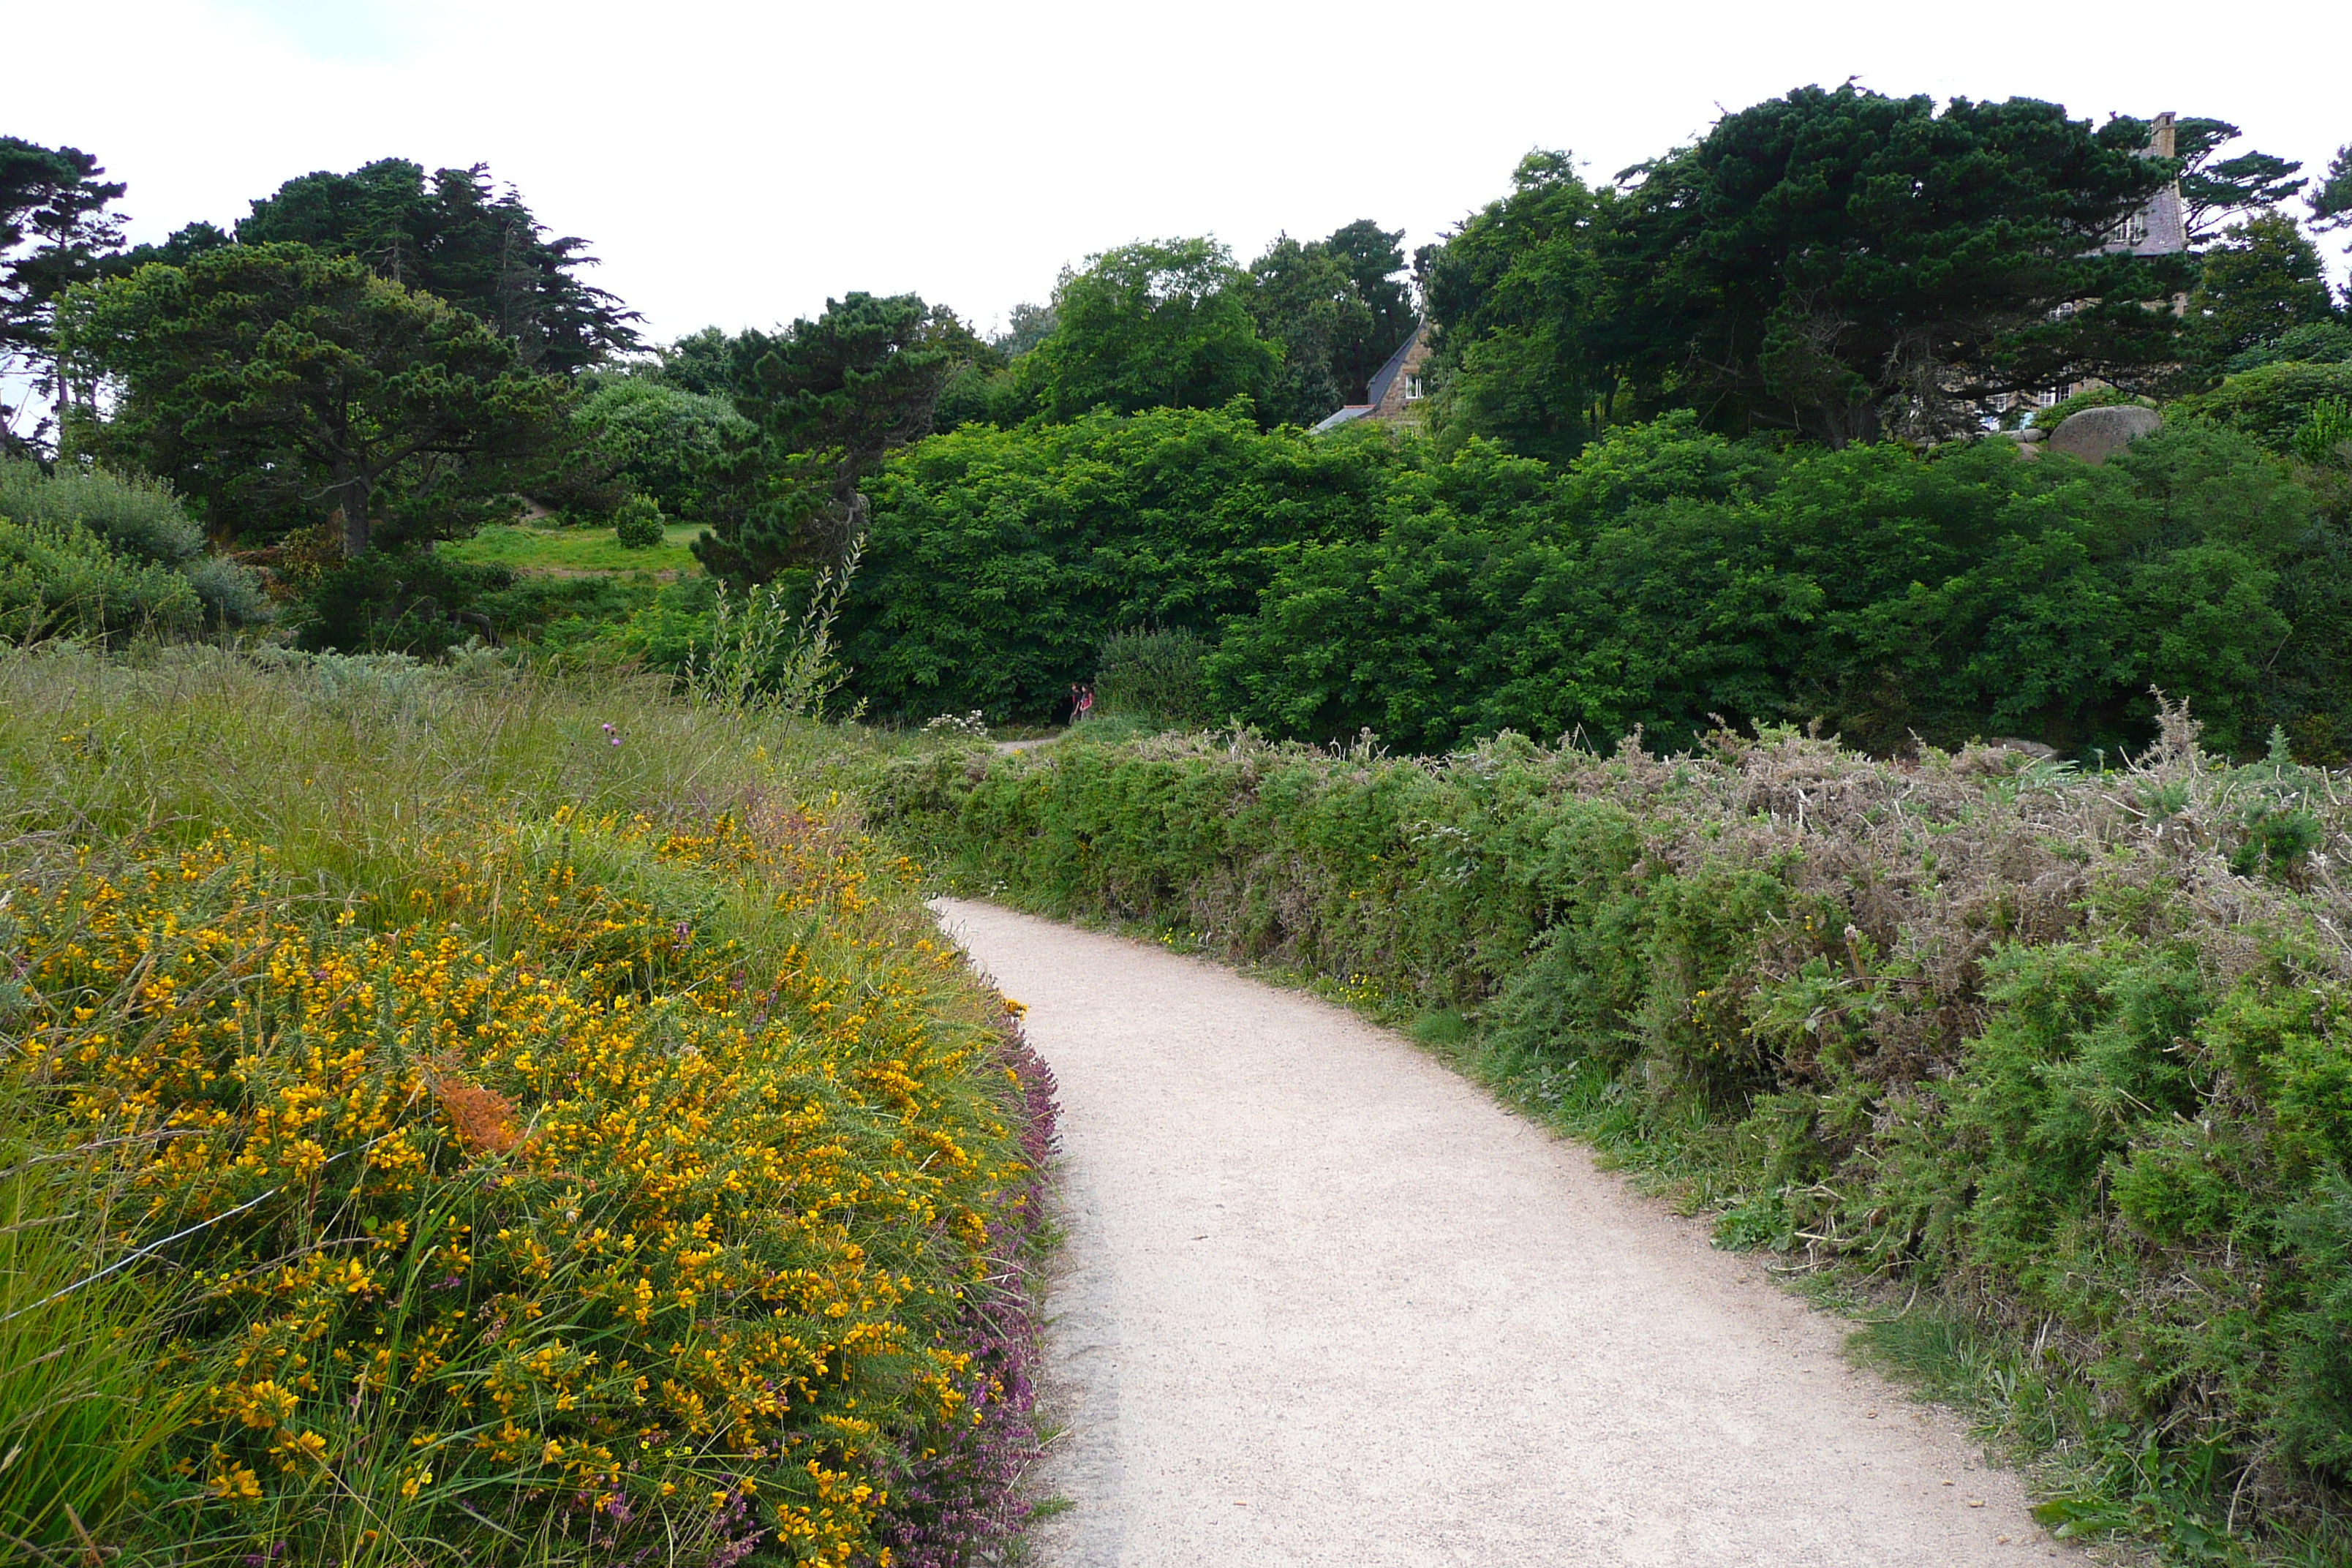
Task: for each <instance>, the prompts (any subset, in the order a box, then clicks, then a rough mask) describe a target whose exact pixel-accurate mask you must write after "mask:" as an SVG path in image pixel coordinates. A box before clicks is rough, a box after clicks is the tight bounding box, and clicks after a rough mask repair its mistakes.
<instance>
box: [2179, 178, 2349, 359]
mask: <svg viewBox="0 0 2352 1568" xmlns="http://www.w3.org/2000/svg"><path fill="white" fill-rule="evenodd" d="M2188 320H2189V326H2190V331H2189V340H2190V342H2191V343H2192V345H2193V346H2194V348H2195V350H2196V358H2197V362H2198V363H2199V365H2200V368H2201V369H2202V370H2204V371H2205V373H2206V374H2209V375H2218V374H2221V372H2222V371H2223V370H2225V369H2227V368H2229V366H2230V364H2231V362H2232V360H2234V359H2235V358H2236V357H2237V356H2239V355H2242V354H2244V353H2247V352H2248V351H2250V350H2252V349H2253V348H2255V347H2256V346H2258V345H2260V344H2263V343H2269V342H2276V341H2277V340H2279V339H2280V338H2283V337H2284V336H2285V335H2286V334H2287V333H2289V332H2291V331H2294V330H2295V329H2296V328H2298V327H2311V326H2320V325H2325V324H2326V323H2328V322H2332V321H2335V320H2336V301H2335V300H2334V299H2333V297H2332V296H2330V294H2329V293H2328V289H2327V271H2326V267H2324V266H2323V265H2322V264H2321V261H2320V256H2319V247H2316V246H2315V245H2313V244H2312V243H2311V240H2310V238H2309V237H2307V236H2305V234H2304V232H2303V230H2302V228H2301V227H2300V226H2297V225H2296V223H2295V221H2294V218H2293V217H2291V216H2288V215H2287V214H2285V213H2283V212H2266V213H2261V214H2257V215H2256V216H2253V217H2251V218H2248V219H2247V220H2246V221H2245V222H2243V223H2240V224H2233V225H2231V226H2230V228H2229V229H2228V231H2227V232H2225V233H2224V234H2223V235H2222V237H2221V243H2220V244H2218V245H2215V246H2213V247H2210V248H2209V249H2207V250H2206V252H2205V254H2204V256H2203V258H2201V260H2200V264H2199V268H2198V279H2197V287H2196V289H2195V290H2194V291H2192V292H2191V293H2190V294H2189V307H2188Z"/></svg>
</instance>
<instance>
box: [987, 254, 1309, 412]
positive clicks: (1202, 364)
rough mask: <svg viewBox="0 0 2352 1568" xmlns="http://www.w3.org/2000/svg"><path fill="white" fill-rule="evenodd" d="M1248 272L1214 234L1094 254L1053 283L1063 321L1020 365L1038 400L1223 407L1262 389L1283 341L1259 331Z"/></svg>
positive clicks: (1031, 398) (1019, 375) (1054, 404)
mask: <svg viewBox="0 0 2352 1568" xmlns="http://www.w3.org/2000/svg"><path fill="white" fill-rule="evenodd" d="M1249 287H1250V285H1249V275H1248V274H1247V273H1245V272H1244V271H1243V270H1242V269H1241V268H1239V267H1237V266H1235V265H1234V258H1233V253H1232V252H1231V251H1229V250H1227V249H1226V248H1225V247H1223V245H1221V244H1219V243H1218V242H1217V241H1215V240H1213V239H1206V238H1192V239H1168V240H1139V241H1137V242H1136V243H1134V244H1132V245H1125V246H1121V247H1118V248H1117V249H1115V250H1107V251H1104V252H1102V253H1101V254H1100V255H1097V256H1093V257H1089V258H1087V265H1086V267H1085V268H1082V269H1080V270H1077V271H1073V272H1066V273H1064V274H1063V276H1062V279H1061V282H1060V284H1059V286H1058V287H1056V288H1055V290H1054V307H1053V308H1054V330H1053V331H1052V332H1051V333H1049V334H1047V336H1046V337H1045V341H1044V342H1040V343H1039V344H1038V345H1037V346H1036V347H1035V348H1034V349H1033V350H1031V351H1030V352H1029V353H1026V354H1024V355H1023V356H1022V357H1021V358H1020V359H1019V360H1018V361H1016V362H1015V363H1014V365H1013V375H1014V378H1015V381H1016V384H1018V386H1019V388H1020V390H1021V392H1022V394H1023V395H1024V398H1025V400H1026V401H1027V403H1028V405H1029V406H1031V407H1032V408H1034V409H1035V410H1036V411H1037V412H1038V413H1041V414H1043V415H1044V416H1045V417H1046V418H1048V419H1052V420H1055V421H1063V420H1069V419H1075V418H1076V417H1077V416H1080V415H1082V414H1084V413H1086V412H1087V411H1088V410H1089V409H1093V408H1109V409H1112V410H1114V411H1115V412H1118V413H1122V414H1130V413H1134V412H1136V411H1138V410H1140V409H1145V408H1218V407H1223V405H1225V404H1226V403H1228V402H1230V401H1231V400H1232V399H1234V398H1235V397H1248V398H1250V399H1252V400H1253V401H1255V400H1256V399H1258V398H1260V397H1262V396H1263V395H1265V390H1266V388H1267V386H1268V385H1269V384H1270V383H1271V382H1272V381H1273V379H1274V377H1275V376H1276V374H1277V373H1278V372H1279V371H1280V370H1281V367H1282V350H1281V348H1280V347H1279V346H1278V345H1276V344H1274V343H1270V342H1266V341H1265V339H1264V338H1262V337H1260V336H1259V335H1258V331H1257V323H1256V321H1255V320H1254V319H1253V318H1252V316H1251V314H1250V310H1249Z"/></svg>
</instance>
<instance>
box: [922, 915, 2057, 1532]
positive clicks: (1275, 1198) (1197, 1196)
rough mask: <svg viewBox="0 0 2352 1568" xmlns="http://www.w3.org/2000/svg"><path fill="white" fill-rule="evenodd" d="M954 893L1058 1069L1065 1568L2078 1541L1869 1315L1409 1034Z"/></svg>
mask: <svg viewBox="0 0 2352 1568" xmlns="http://www.w3.org/2000/svg"><path fill="white" fill-rule="evenodd" d="M935 907H936V908H937V909H938V910H940V915H941V919H942V923H943V924H944V926H945V927H946V929H947V930H948V931H949V932H950V934H951V935H952V936H954V938H955V939H956V940H957V941H958V942H961V943H962V945H963V946H964V948H965V949H966V950H967V951H968V952H970V953H971V955H972V957H973V959H974V961H975V962H976V963H978V964H979V965H980V966H981V967H982V968H983V969H984V970H986V971H987V972H988V973H991V974H992V975H993V976H994V977H995V979H996V982H997V983H998V984H1000V985H1001V986H1003V989H1004V990H1005V992H1006V993H1007V994H1010V995H1012V996H1013V997H1015V998H1017V999H1019V1000H1021V1001H1023V1002H1024V1003H1026V1004H1027V1005H1028V1006H1029V1016H1028V1026H1029V1032H1030V1037H1031V1038H1032V1040H1033V1041H1034V1043H1035V1045H1036V1046H1037V1048H1038V1049H1039V1050H1040V1051H1041V1052H1042V1053H1043V1054H1044V1055H1045V1059H1046V1060H1047V1061H1049V1062H1050V1063H1052V1064H1053V1068H1054V1071H1055V1076H1056V1077H1057V1078H1058V1079H1060V1082H1061V1100H1062V1107H1063V1120H1062V1136H1063V1142H1064V1147H1065V1151H1066V1169H1065V1171H1064V1173H1063V1187H1062V1203H1063V1205H1064V1208H1065V1210H1066V1213H1065V1215H1064V1217H1065V1221H1066V1225H1067V1226H1068V1229H1069V1240H1068V1243H1067V1247H1066V1253H1065V1256H1064V1258H1063V1260H1062V1266H1061V1268H1060V1271H1059V1274H1058V1276H1057V1283H1056V1286H1055V1293H1054V1296H1053V1299H1052V1300H1051V1303H1050V1305H1049V1311H1050V1312H1051V1314H1052V1316H1053V1327H1052V1330H1051V1342H1050V1352H1049V1398H1050V1399H1051V1400H1052V1402H1053V1403H1054V1404H1055V1405H1056V1406H1057V1411H1056V1413H1057V1415H1058V1416H1059V1418H1060V1419H1061V1420H1063V1421H1065V1422H1066V1423H1067V1425H1068V1427H1069V1431H1068V1433H1067V1434H1066V1436H1063V1437H1062V1438H1061V1440H1060V1442H1059V1443H1058V1444H1057V1445H1056V1447H1055V1451H1054V1453H1053V1455H1052V1457H1051V1458H1049V1460H1048V1461H1047V1474H1046V1478H1045V1491H1046V1493H1047V1494H1048V1495H1056V1494H1058V1495H1060V1496H1063V1497H1066V1498H1069V1499H1071V1500H1074V1502H1075V1504H1076V1506H1075V1507H1074V1508H1072V1509H1071V1510H1069V1511H1068V1512H1066V1513H1064V1514H1062V1515H1060V1516H1058V1517H1056V1518H1055V1519H1053V1520H1051V1521H1048V1522H1047V1523H1045V1525H1043V1526H1041V1527H1040V1529H1039V1531H1038V1532H1037V1537H1038V1540H1037V1544H1038V1552H1037V1561H1038V1563H1040V1564H1041V1565H1042V1568H1098V1565H1100V1568H1108V1565H1111V1564H1118V1565H1120V1568H1157V1565H1160V1564H1166V1565H1168V1568H1180V1565H1181V1568H1229V1565H1230V1568H1244V1565H1255V1564H1276V1563H1331V1564H1346V1565H1349V1568H1370V1565H1376V1564H1378V1565H1386V1564H1396V1565H1398V1568H1406V1565H1412V1568H1429V1565H1433V1564H1473V1563H1475V1564H1480V1565H1482V1568H1484V1565H1488V1564H1538V1563H1540V1564H1551V1563H1561V1564H1569V1563H1573V1564H1585V1563H1596V1564H1597V1563H1612V1564H1613V1563H1645V1564H1658V1565H1661V1568H1667V1565H1672V1568H1701V1565H1712V1564H1731V1563H1741V1564H1774V1565H1779V1564H1787V1565H1789V1568H1847V1565H1851V1568H1864V1565H1867V1568H1892V1565H1895V1564H1916V1565H1917V1568H1975V1565H1977V1564H1992V1563H2003V1564H2006V1563H2029V1562H2032V1563H2048V1562H2049V1561H2050V1560H2051V1559H2052V1558H2053V1557H2060V1556H2061V1555H2062V1552H2063V1557H2064V1558H2066V1559H2069V1560H2076V1561H2079V1560H2080V1559H2079V1557H2078V1554H2077V1553H2075V1552H2074V1551H2073V1550H2072V1549H2062V1548H2059V1547H2057V1546H2054V1545H2053V1543H2052V1542H2050V1541H2049V1540H2048V1539H2047V1537H2045V1536H2044V1535H2043V1534H2042V1532H2041V1531H2040V1530H2039V1529H2038V1528H2037V1527H2036V1526H2035V1525H2034V1524H2033V1522H2032V1520H2031V1519H2029V1518H2028V1517H2027V1514H2026V1511H2025V1503H2024V1499H2023V1497H2022V1495H2021V1490H2020V1489H2019V1487H2018V1484H2017V1482H2016V1480H2015V1479H2013V1478H2012V1477H2011V1476H2009V1475H2008V1474H2006V1473H2004V1472H2001V1471H1999V1470H1988V1469H1987V1468H1985V1467H1984V1464H1983V1461H1982V1458H1981V1456H1980V1455H1979V1454H1978V1453H1977V1452H1976V1451H1974V1450H1972V1449H1971V1448H1970V1447H1969V1446H1968V1444H1967V1443H1966V1441H1965V1440H1964V1439H1963V1437H1962V1436H1961V1435H1960V1432H1959V1429H1958V1425H1957V1423H1955V1422H1954V1421H1952V1420H1951V1419H1950V1418H1948V1417H1947V1416H1945V1415H1940V1414H1935V1413H1931V1412H1928V1411H1927V1410H1924V1409H1922V1408H1921V1407H1919V1406H1917V1405H1912V1404H1911V1403H1909V1402H1908V1401H1907V1400H1906V1397H1905V1396H1904V1395H1903V1394H1901V1393H1900V1392H1899V1391H1897V1390H1895V1389H1894V1388H1892V1387H1890V1386H1888V1385H1887V1384H1884V1383H1882V1382H1880V1381H1879V1380H1877V1379H1876V1378H1874V1377H1873V1376H1871V1375H1869V1374H1867V1373H1857V1372H1855V1371H1853V1369H1852V1368H1850V1367H1849V1366H1848V1365H1847V1364H1846V1363H1845V1362H1844V1361H1843V1359H1842V1358H1841V1357H1840V1355H1839V1353H1838V1350H1839V1345H1840V1342H1841V1341H1842V1340H1843V1336H1844V1334H1845V1332H1846V1328H1845V1326H1844V1325H1842V1324H1840V1323H1839V1322H1837V1321H1834V1320H1832V1319H1830V1318H1827V1317H1825V1316H1822V1315H1821V1314H1818V1313H1814V1312H1811V1311H1809V1310H1807V1309H1806V1308H1805V1307H1804V1306H1803V1305H1802V1304H1801V1302H1799V1301H1797V1300H1794V1299H1792V1298H1790V1296H1789V1295H1787V1294H1786V1293H1784V1292H1782V1291H1780V1290H1777V1289H1773V1288H1772V1287H1771V1286H1770V1285H1769V1283H1768V1282H1766V1281H1765V1279H1764V1278H1763V1276H1762V1273H1761V1270H1760V1269H1759V1267H1758V1266H1757V1265H1756V1264H1755V1263H1754V1262H1753V1261H1752V1260H1749V1259H1746V1258H1738V1257H1735V1256H1732V1255H1729V1254H1726V1253H1721V1252H1717V1251H1716V1250H1714V1249H1713V1248H1712V1247H1709V1246H1708V1244H1707V1239H1706V1231H1705V1229H1704V1227H1703V1226H1699V1225H1697V1224H1696V1223H1694V1222H1691V1221H1687V1220H1681V1219H1676V1218H1675V1217H1674V1216H1672V1215H1668V1214H1666V1213H1664V1211H1663V1210H1661V1209H1660V1208H1658V1207H1657V1206H1656V1205H1653V1204H1650V1203H1647V1202H1644V1201H1643V1200H1641V1199H1639V1198H1636V1197H1633V1196H1631V1195H1629V1194H1627V1193H1626V1191H1625V1189H1624V1188H1623V1186H1622V1184H1621V1183H1620V1182H1618V1181H1617V1180H1616V1179H1615V1178H1613V1177H1612V1176H1609V1175H1607V1174H1606V1173H1600V1172H1597V1171H1596V1170H1595V1169H1594V1168H1593V1165H1592V1162H1591V1158H1590V1157H1589V1156H1588V1155H1587V1154H1586V1153H1585V1152H1583V1151H1582V1150H1580V1149H1579V1148H1577V1147H1575V1146H1574V1145H1571V1144H1569V1143H1565V1142H1561V1141H1559V1139H1557V1138H1555V1137H1553V1136H1551V1135H1550V1134H1549V1133H1547V1132H1545V1131H1542V1130H1541V1129H1539V1128H1538V1127H1537V1126H1535V1125H1534V1124H1533V1123H1531V1122H1529V1121H1526V1120H1524V1119H1522V1118H1520V1117H1517V1116H1515V1115H1513V1114H1512V1113H1510V1112H1509V1111H1507V1110H1502V1109H1500V1108H1498V1107H1497V1106H1496V1104H1495V1103H1494V1102H1493V1101H1492V1100H1489V1099H1488V1098H1487V1097H1486V1095H1485V1094H1484V1093H1483V1092H1482V1091H1480V1090H1479V1089H1477V1088H1475V1086H1474V1085H1472V1084H1470V1083H1469V1082H1467V1081H1466V1080H1465V1079H1462V1078H1460V1077H1458V1076H1456V1075H1455V1074H1454V1073H1452V1072H1450V1071H1449V1070H1447V1069H1446V1068H1443V1067H1441V1066H1439V1065H1438V1064H1437V1063H1435V1062H1433V1061H1432V1060H1431V1059H1430V1058H1427V1057H1425V1056H1423V1054H1421V1053H1420V1052H1419V1051H1418V1050H1417V1049H1415V1048H1414V1047H1412V1044H1411V1043H1410V1042H1408V1041H1405V1040H1403V1039H1402V1038H1401V1037H1397V1036H1395V1035H1392V1034H1389V1033H1387V1032H1385V1031H1382V1030H1380V1029H1376V1028H1373V1027H1371V1026H1369V1025H1367V1024H1364V1023H1362V1022H1360V1020H1358V1019H1356V1018H1355V1017H1353V1016H1350V1015H1349V1014H1348V1013H1346V1012H1344V1011H1342V1010H1341V1009H1339V1008H1337V1007H1334V1006H1331V1005H1327V1004H1325V1003H1322V1002H1319V1001H1317V1000H1315V999H1313V998H1311V997H1307V996H1304V995H1300V994H1296V993H1291V992H1286V991H1280V990H1276V989H1274V988H1271V987H1268V986H1265V985H1262V984H1257V983H1255V982H1253V981H1250V980H1246V979H1244V978H1242V977H1241V976H1239V975H1236V974H1234V973H1231V972H1229V971H1227V970H1224V969H1221V968H1219V967H1217V966H1215V965H1213V964H1211V963H1203V962H1201V961H1197V960H1193V959H1188V958H1182V957H1178V956H1175V955H1172V954H1170V953H1168V952H1164V951H1162V950H1160V949H1159V948H1157V947H1153V946H1150V945H1149V944H1145V943H1139V942H1125V941H1120V940H1118V939H1115V938H1110V937H1104V936H1097V935H1092V934H1088V933H1086V932H1082V931H1074V930H1071V929H1070V928H1068V927H1066V926H1060V925H1055V924H1054V923H1051V922H1049V921H1040V920H1034V919H1032V918H1030V917H1028V916H1025V915H1018V914H1013V913H1011V912H1009V911H1007V910H1001V909H997V908H995V907H993V906H991V905H987V904H977V903H967V902H961V901H955V900H942V901H941V902H940V904H938V905H937V906H935Z"/></svg>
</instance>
